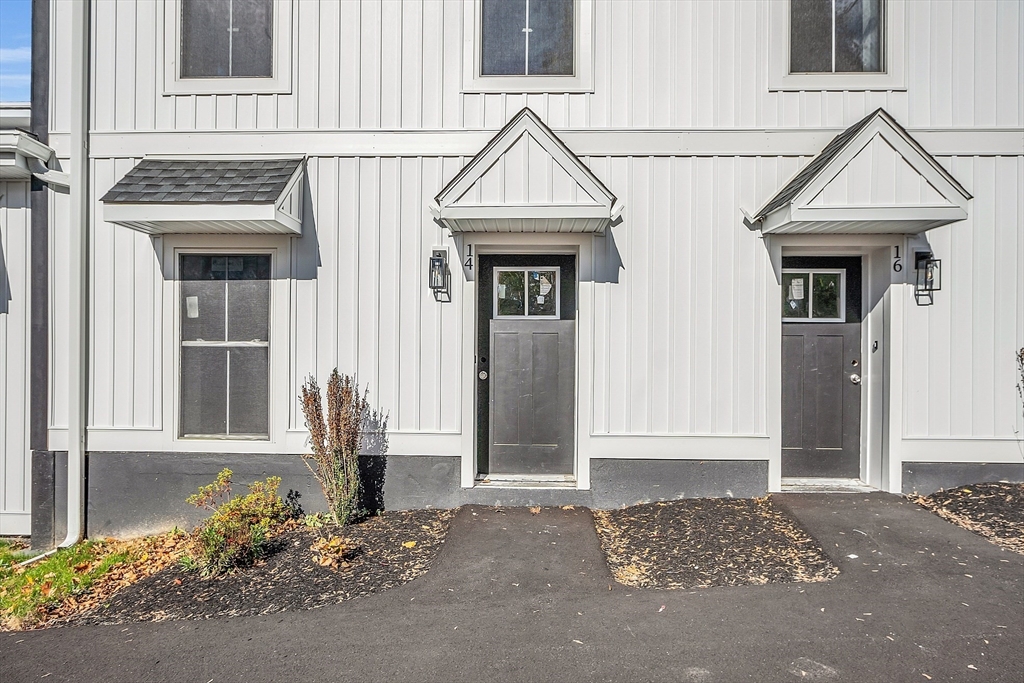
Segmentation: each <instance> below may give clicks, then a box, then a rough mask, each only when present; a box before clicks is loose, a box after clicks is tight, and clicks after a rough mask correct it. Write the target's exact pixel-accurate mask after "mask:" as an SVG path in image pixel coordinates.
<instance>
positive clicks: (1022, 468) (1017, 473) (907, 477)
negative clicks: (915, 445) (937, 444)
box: [903, 462, 1024, 496]
mask: <svg viewBox="0 0 1024 683" xmlns="http://www.w3.org/2000/svg"><path fill="white" fill-rule="evenodd" d="M984 481H1013V482H1021V481H1024V462H1020V463H985V462H905V463H903V493H907V494H911V493H914V494H919V495H922V496H927V495H929V494H932V493H935V492H936V491H941V490H942V489H951V488H956V487H957V486H963V485H964V484H977V483H980V482H984Z"/></svg>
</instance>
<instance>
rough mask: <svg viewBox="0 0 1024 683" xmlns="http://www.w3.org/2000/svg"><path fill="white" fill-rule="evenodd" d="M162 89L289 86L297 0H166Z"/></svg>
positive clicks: (241, 90)
mask: <svg viewBox="0 0 1024 683" xmlns="http://www.w3.org/2000/svg"><path fill="white" fill-rule="evenodd" d="M163 3H164V12H163V22H164V25H163V30H162V31H161V32H160V33H161V37H162V39H163V41H164V51H163V52H164V61H165V70H164V94H165V95H176V94H224V95H231V94H234V95H243V94H250V93H288V92H291V78H292V63H293V59H292V42H293V41H292V26H293V21H292V15H293V13H294V10H295V5H296V4H297V0H163Z"/></svg>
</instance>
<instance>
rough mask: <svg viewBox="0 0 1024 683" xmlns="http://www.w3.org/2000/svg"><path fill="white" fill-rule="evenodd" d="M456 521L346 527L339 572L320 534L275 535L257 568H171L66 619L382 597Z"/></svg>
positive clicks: (207, 614) (169, 615) (441, 517)
mask: <svg viewBox="0 0 1024 683" xmlns="http://www.w3.org/2000/svg"><path fill="white" fill-rule="evenodd" d="M451 515H452V512H451V511H447V510H413V511H409V512H385V513H383V514H381V515H379V516H376V517H371V518H369V519H367V520H364V521H363V522H361V523H359V524H354V525H351V526H348V527H345V529H344V533H343V534H342V535H343V536H344V538H345V540H346V545H347V546H348V547H350V548H352V550H351V551H350V552H349V554H348V555H347V556H346V558H345V559H346V560H347V563H348V564H349V566H348V567H346V568H340V569H333V568H331V567H326V566H321V565H319V564H318V563H317V562H316V561H315V559H314V558H315V554H314V553H313V552H312V551H311V550H310V546H311V545H313V544H314V543H315V542H316V540H317V539H318V538H319V537H320V533H319V531H318V530H316V529H309V528H306V527H303V526H300V527H296V528H292V529H290V530H288V531H285V532H283V533H282V534H280V535H278V536H275V537H274V538H273V539H272V541H271V545H270V548H269V553H268V555H267V556H266V557H264V559H262V560H261V561H260V562H258V563H257V564H256V565H255V566H253V567H249V568H245V569H239V570H235V571H234V572H232V573H230V574H226V575H223V576H221V577H218V578H214V579H203V578H201V577H200V575H199V573H198V572H188V571H184V570H183V569H181V568H180V566H177V565H175V566H171V567H168V568H166V569H164V570H162V571H160V572H158V573H156V574H153V575H152V576H148V577H146V578H144V579H142V580H140V581H138V582H137V583H133V584H132V585H130V586H127V587H125V588H122V589H121V590H119V591H117V592H116V593H114V594H113V595H112V596H110V597H109V598H108V599H106V600H105V601H103V602H102V603H101V604H100V605H99V606H97V607H95V608H93V609H90V610H88V611H86V612H83V613H80V614H77V615H72V616H69V617H68V618H66V619H63V620H61V621H63V622H64V623H71V624H120V623H127V622H135V621H164V620H168V619H209V618H211V617H223V616H243V615H260V614H273V613H275V612H284V611H291V610H300V609H313V608H316V607H321V606H324V605H331V604H336V603H339V602H341V601H343V600H350V599H352V598H357V597H360V596H364V595H370V594H372V593H379V592H381V591H384V590H387V589H389V588H393V587H395V586H399V585H401V584H403V583H406V582H407V581H411V580H412V579H414V578H416V577H417V576H420V575H421V574H423V573H424V572H425V571H427V569H428V568H429V566H430V563H431V561H432V560H433V558H434V555H435V554H436V552H437V550H438V548H439V547H440V546H441V544H443V543H444V539H445V534H446V533H447V530H448V521H449V519H450V518H451ZM322 531H326V530H322ZM325 535H326V534H325ZM413 541H415V544H414V545H413V544H412V542H413ZM58 623H60V622H59V621H51V622H49V624H48V625H51V626H52V625H57V624H58Z"/></svg>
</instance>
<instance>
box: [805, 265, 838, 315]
mask: <svg viewBox="0 0 1024 683" xmlns="http://www.w3.org/2000/svg"><path fill="white" fill-rule="evenodd" d="M839 284H840V278H839V273H815V274H814V301H813V303H812V307H811V312H812V317H814V318H833V319H834V318H838V317H839V304H840V298H839V297H840V291H839Z"/></svg>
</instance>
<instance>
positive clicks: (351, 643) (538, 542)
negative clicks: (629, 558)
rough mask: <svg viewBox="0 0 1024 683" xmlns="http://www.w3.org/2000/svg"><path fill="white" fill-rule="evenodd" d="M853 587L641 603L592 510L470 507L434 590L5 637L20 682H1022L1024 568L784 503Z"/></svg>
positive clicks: (867, 509)
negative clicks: (623, 579) (606, 551)
mask: <svg viewBox="0 0 1024 683" xmlns="http://www.w3.org/2000/svg"><path fill="white" fill-rule="evenodd" d="M775 500H776V501H778V502H781V503H782V504H783V505H784V506H785V507H787V508H788V509H789V510H790V511H791V512H792V514H793V515H794V516H796V517H797V519H799V521H800V522H801V523H802V524H803V525H804V527H805V528H806V529H807V530H808V531H809V532H810V533H811V534H812V535H813V536H814V537H815V538H817V539H818V540H819V541H820V542H821V543H822V545H823V546H824V548H825V550H826V552H828V553H829V554H830V555H831V556H832V558H833V560H834V561H835V562H836V563H837V564H838V565H839V567H840V569H841V571H842V573H841V574H840V575H839V577H838V578H836V579H834V580H833V581H830V582H827V583H820V584H787V585H771V586H749V587H739V588H713V589H706V590H695V591H678V590H677V591H662V590H653V589H651V590H640V589H631V588H626V587H623V586H620V585H618V584H616V583H614V581H613V580H612V579H611V576H610V574H609V572H608V569H607V567H606V565H605V563H604V558H603V556H602V554H601V551H600V548H599V545H598V541H597V537H596V534H595V532H594V528H593V523H592V520H591V517H590V513H589V512H588V511H587V510H581V509H577V510H560V509H545V510H544V511H543V512H542V513H541V514H539V515H533V514H530V512H529V511H528V510H526V509H515V508H506V509H501V510H494V509H489V508H478V507H466V508H463V509H462V510H461V511H460V512H459V514H458V515H456V517H455V519H454V520H453V522H452V527H451V530H450V532H449V537H448V541H447V543H446V544H445V547H444V548H443V549H442V550H441V552H440V554H439V556H438V558H437V561H436V563H435V565H434V567H433V568H432V569H431V570H430V571H429V572H428V573H427V574H426V575H425V576H423V577H420V578H419V579H416V580H415V581H412V582H411V583H409V584H406V585H405V586H402V587H401V588H397V589H394V590H391V591H389V592H386V593H383V594H380V595H377V596H372V597H369V598H362V599H358V600H353V601H351V602H348V603H343V604H340V605H336V606H332V607H325V608H322V609H319V610H312V611H307V612H295V613H285V614H279V615H274V616H267V617H252V618H236V619H221V620H210V621H190V622H180V621H179V622H164V623H147V624H132V625H121V626H87V627H85V626H83V627H69V628H59V629H50V630H45V631H37V632H29V633H12V634H2V636H0V680H2V681H4V683H14V682H15V681H38V680H43V677H44V676H45V680H46V681H47V683H51V682H53V681H64V680H67V681H199V682H200V683H207V682H208V681H214V682H219V681H248V682H254V681H277V680H289V679H290V680H301V681H338V680H341V681H360V682H367V681H473V682H477V681H486V682H487V683H493V682H497V681H559V682H571V681H624V680H628V681H642V680H663V681H728V682H733V681H748V680H749V681H794V680H837V681H845V680H851V681H853V680H855V681H858V682H859V683H864V682H869V681H915V682H921V681H928V680H933V681H979V682H980V681H985V682H992V681H1013V682H1014V683H1020V681H1021V680H1022V676H1024V674H1022V672H1024V557H1022V556H1021V555H1016V554H1013V553H1010V552H1008V551H1003V550H1000V549H999V548H998V547H996V546H994V545H992V544H990V543H988V542H987V541H985V540H983V539H981V538H979V537H977V536H975V535H973V534H971V533H969V532H967V531H964V530H962V529H959V528H957V527H954V526H952V525H950V524H948V523H947V522H945V521H943V520H941V519H939V518H938V517H936V516H935V515H933V514H931V513H929V512H927V511H925V510H923V509H920V508H918V507H917V506H915V505H913V504H911V503H909V502H907V501H905V500H903V499H901V498H899V497H897V496H891V495H887V494H842V495H837V494H813V495H811V494H787V495H778V496H775Z"/></svg>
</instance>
